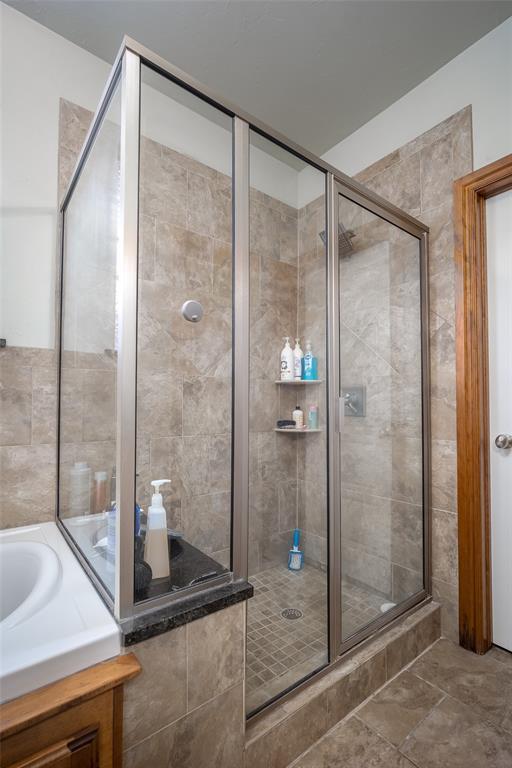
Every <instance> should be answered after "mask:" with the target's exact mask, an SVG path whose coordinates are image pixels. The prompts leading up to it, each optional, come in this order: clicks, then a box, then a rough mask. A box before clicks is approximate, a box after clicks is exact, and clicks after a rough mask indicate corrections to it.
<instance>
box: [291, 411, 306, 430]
mask: <svg viewBox="0 0 512 768" xmlns="http://www.w3.org/2000/svg"><path fill="white" fill-rule="evenodd" d="M292 420H293V421H294V422H295V429H303V428H304V413H303V411H301V409H300V405H297V406H296V408H295V410H294V412H293V413H292Z"/></svg>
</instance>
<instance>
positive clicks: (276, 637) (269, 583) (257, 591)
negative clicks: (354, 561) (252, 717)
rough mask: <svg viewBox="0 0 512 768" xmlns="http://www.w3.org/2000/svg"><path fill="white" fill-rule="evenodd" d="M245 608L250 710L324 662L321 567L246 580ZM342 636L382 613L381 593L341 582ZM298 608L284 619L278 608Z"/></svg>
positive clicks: (285, 570) (324, 595)
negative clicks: (248, 591) (250, 588)
mask: <svg viewBox="0 0 512 768" xmlns="http://www.w3.org/2000/svg"><path fill="white" fill-rule="evenodd" d="M250 582H251V584H252V585H253V586H254V597H253V598H252V599H251V600H250V601H249V603H248V609H247V677H246V701H247V711H248V712H252V711H254V710H255V709H257V708H258V707H259V706H261V705H262V704H264V703H266V702H267V701H269V700H270V699H271V698H273V697H274V696H276V695H277V694H279V693H281V692H282V691H284V690H286V689H287V688H288V687H289V686H290V685H293V684H294V683H296V682H297V681H298V680H300V679H302V678H303V677H306V676H307V675H308V674H310V673H311V672H313V671H314V670H316V669H318V668H319V667H321V666H323V665H324V664H325V663H326V662H327V581H326V574H325V573H324V572H322V571H321V570H319V569H316V568H313V567H311V566H309V567H308V566H307V565H306V566H305V567H304V568H303V570H301V571H298V572H294V571H289V570H288V568H286V567H284V566H276V567H274V568H269V569H268V570H266V571H262V572H261V573H258V574H256V575H254V576H251V578H250ZM342 589H343V611H342V617H343V621H342V624H343V635H344V637H348V636H349V635H350V634H352V632H353V631H354V630H355V629H356V628H359V627H361V626H364V625H365V624H367V623H368V622H369V621H371V620H372V619H374V618H375V617H376V616H377V615H380V606H381V604H382V602H383V601H384V598H383V596H382V595H378V594H375V593H372V592H370V591H369V590H368V589H365V588H364V587H362V586H360V585H354V584H351V583H348V582H345V581H344V582H343V586H342ZM287 608H293V609H298V610H299V611H300V612H301V614H302V615H301V616H300V617H299V618H295V619H287V618H284V617H283V616H282V611H283V610H285V609H287Z"/></svg>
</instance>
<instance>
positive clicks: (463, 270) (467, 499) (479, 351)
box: [454, 154, 512, 653]
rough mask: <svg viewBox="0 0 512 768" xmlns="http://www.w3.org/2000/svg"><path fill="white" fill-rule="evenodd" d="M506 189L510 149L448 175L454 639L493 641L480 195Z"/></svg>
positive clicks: (482, 645) (485, 645)
mask: <svg viewBox="0 0 512 768" xmlns="http://www.w3.org/2000/svg"><path fill="white" fill-rule="evenodd" d="M509 189H512V154H511V155H507V156H506V157H504V158H502V159H501V160H498V161H496V162H495V163H491V164H490V165H487V166H485V167H484V168H481V169H480V170H478V171H474V172H473V173H470V174H468V175H467V176H464V177H463V178H461V179H459V180H458V181H456V182H455V185H454V196H455V213H454V215H455V275H456V277H455V294H456V361H457V508H458V527H459V536H458V538H459V639H460V644H461V645H462V646H463V647H464V648H467V649H469V650H471V651H474V652H476V653H485V652H486V651H487V650H488V649H489V648H490V646H491V645H492V596H491V538H490V533H491V513H490V507H491V505H490V475H489V465H490V444H489V443H490V439H489V391H488V378H489V363H488V331H487V259H486V200H487V199H488V198H490V197H494V196H495V195H499V194H500V193H502V192H506V191H508V190H509Z"/></svg>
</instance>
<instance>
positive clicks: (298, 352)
mask: <svg viewBox="0 0 512 768" xmlns="http://www.w3.org/2000/svg"><path fill="white" fill-rule="evenodd" d="M303 358H304V352H303V351H302V349H301V348H300V339H295V347H294V350H293V378H294V379H295V381H300V380H301V379H302V367H303V363H302V360H303Z"/></svg>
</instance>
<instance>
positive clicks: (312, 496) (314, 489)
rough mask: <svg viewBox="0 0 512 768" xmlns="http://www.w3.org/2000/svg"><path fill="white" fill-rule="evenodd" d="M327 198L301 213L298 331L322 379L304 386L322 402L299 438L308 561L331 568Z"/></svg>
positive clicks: (309, 397) (308, 398) (308, 400)
mask: <svg viewBox="0 0 512 768" xmlns="http://www.w3.org/2000/svg"><path fill="white" fill-rule="evenodd" d="M323 232H325V197H324V196H321V197H319V198H317V199H316V200H314V201H313V202H311V203H309V204H308V205H305V206H304V207H303V208H302V209H301V210H300V212H299V282H298V319H297V322H298V331H299V335H300V337H301V339H302V343H303V349H305V343H306V340H307V339H309V340H310V341H311V345H312V349H313V354H314V355H315V356H316V357H317V359H318V378H319V379H320V380H321V383H319V384H310V385H307V386H305V387H302V388H301V389H302V392H301V397H302V401H301V407H302V409H303V411H304V414H305V415H306V414H307V411H308V407H309V405H318V426H319V427H320V428H321V429H322V430H323V432H321V433H315V434H311V435H304V436H303V437H299V442H298V444H297V449H298V463H297V482H298V489H299V495H298V524H299V527H300V528H301V529H302V531H303V533H304V553H305V560H306V562H309V563H312V564H314V565H315V566H317V567H320V568H322V569H325V568H326V567H327V432H326V429H327V419H326V413H327V410H326V406H327V404H326V397H325V392H326V384H325V382H326V370H327V364H326V299H327V288H326V286H327V272H326V270H327V267H326V253H325V246H324V243H323V242H322V239H321V237H320V234H321V233H323Z"/></svg>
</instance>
